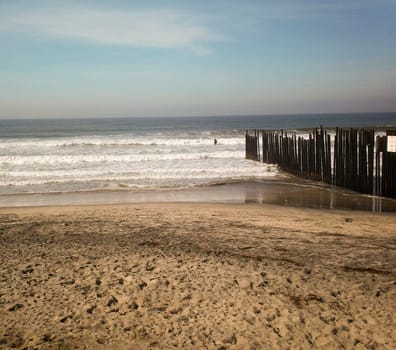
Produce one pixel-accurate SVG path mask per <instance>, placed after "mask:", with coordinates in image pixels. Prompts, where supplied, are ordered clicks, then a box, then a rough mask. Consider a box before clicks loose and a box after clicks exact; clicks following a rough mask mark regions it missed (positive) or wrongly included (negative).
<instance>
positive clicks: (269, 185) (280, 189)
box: [0, 174, 396, 213]
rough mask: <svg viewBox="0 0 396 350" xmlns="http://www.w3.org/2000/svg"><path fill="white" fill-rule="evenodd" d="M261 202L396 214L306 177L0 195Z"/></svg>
mask: <svg viewBox="0 0 396 350" xmlns="http://www.w3.org/2000/svg"><path fill="white" fill-rule="evenodd" d="M150 202H157V203H169V202H172V203H175V202H184V203H234V204H246V203H258V204H276V205H281V206H292V207H301V208H316V209H342V210H364V211H371V212H394V213H396V199H390V198H383V197H375V196H368V195H364V194H359V193H356V192H352V191H348V190H344V189H340V188H332V187H330V186H328V185H326V184H323V183H319V182H312V181H307V180H302V179H299V178H296V177H293V176H290V175H286V174H284V175H282V176H279V178H278V179H268V180H262V181H246V182H235V183H224V184H216V185H212V186H204V187H195V188H189V189H178V190H176V189H168V190H137V189H135V190H132V189H119V190H114V189H112V190H101V191H91V192H69V193H40V194H14V195H0V208H1V207H24V206H48V205H97V204H120V203H123V204H126V203H150Z"/></svg>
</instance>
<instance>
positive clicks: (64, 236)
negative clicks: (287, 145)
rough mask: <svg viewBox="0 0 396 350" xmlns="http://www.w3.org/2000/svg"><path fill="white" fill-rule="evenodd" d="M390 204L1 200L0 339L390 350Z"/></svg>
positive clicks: (5, 342)
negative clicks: (381, 207)
mask: <svg viewBox="0 0 396 350" xmlns="http://www.w3.org/2000/svg"><path fill="white" fill-rule="evenodd" d="M395 300H396V216H395V214H385V213H382V214H374V213H367V212H359V211H354V212H352V211H337V210H332V211H329V210H313V209H301V208H291V207H288V206H275V205H267V204H262V205H257V204H255V205H238V204H213V203H212V204H203V203H201V204H198V203H195V204H194V203H179V204H175V203H153V204H148V203H145V204H129V205H108V206H80V207H76V206H64V207H62V206H54V207H30V208H5V209H4V208H3V209H0V315H1V317H0V349H9V348H16V349H171V348H175V349H312V348H313V349H345V348H346V349H394V344H396V331H395V329H396V316H395V315H396V302H395Z"/></svg>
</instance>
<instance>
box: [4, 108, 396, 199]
mask: <svg viewBox="0 0 396 350" xmlns="http://www.w3.org/2000/svg"><path fill="white" fill-rule="evenodd" d="M320 125H324V126H328V127H335V126H386V125H396V114H395V113H393V114H392V113H388V114H360V115H359V114H355V115H350V114H347V115H342V114H339V115H323V114H322V115H316V116H315V115H294V116H293V115H290V116H286V115H283V116H232V117H231V116H229V117H185V118H182V117H179V118H165V117H164V118H143V117H142V118H104V119H93V118H90V119H84V118H82V119H37V120H32V119H29V120H18V119H16V120H0V194H16V193H49V192H75V191H95V190H106V189H109V190H113V189H117V190H120V189H125V190H134V189H139V190H141V189H156V190H157V189H169V188H171V189H180V188H191V187H196V186H207V185H213V184H219V183H230V182H233V183H234V182H244V181H252V180H261V179H266V178H271V177H277V176H279V171H278V168H277V167H276V166H275V165H271V164H263V163H259V162H254V161H250V160H246V159H245V130H246V129H253V128H259V129H261V128H267V129H273V128H276V129H278V128H282V129H300V128H310V127H318V126H320Z"/></svg>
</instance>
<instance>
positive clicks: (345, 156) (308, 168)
mask: <svg viewBox="0 0 396 350" xmlns="http://www.w3.org/2000/svg"><path fill="white" fill-rule="evenodd" d="M245 146H246V158H247V159H251V160H255V161H262V162H264V163H271V164H277V165H278V166H279V167H280V169H281V170H284V171H287V172H289V173H292V174H294V175H296V176H299V177H302V178H305V179H310V180H315V181H322V182H325V183H328V184H330V185H333V186H337V187H342V188H346V189H350V190H353V191H357V192H361V193H366V194H371V195H377V196H384V197H391V198H396V130H387V131H386V132H382V133H376V132H375V131H374V130H372V129H371V130H370V129H354V128H350V129H342V128H336V130H335V132H334V131H331V132H329V131H327V130H325V129H323V127H320V128H318V129H314V130H313V131H312V132H310V133H308V134H305V136H302V135H300V136H297V134H296V133H295V132H293V133H288V132H285V131H283V130H254V131H253V132H252V131H246V143H245Z"/></svg>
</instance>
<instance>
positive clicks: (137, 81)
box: [0, 0, 396, 118]
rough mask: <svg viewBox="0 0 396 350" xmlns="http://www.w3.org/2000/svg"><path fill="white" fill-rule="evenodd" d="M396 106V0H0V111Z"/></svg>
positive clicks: (23, 114) (88, 113)
mask: <svg viewBox="0 0 396 350" xmlns="http://www.w3.org/2000/svg"><path fill="white" fill-rule="evenodd" d="M345 112H396V1H395V0H375V1H373V0H332V1H328V0H326V1H322V0H312V1H311V0H307V1H303V0H300V1H299V0H296V1H282V0H278V1H274V0H268V1H267V0H258V1H253V0H252V1H246V0H245V1H242V0H240V1H238V0H220V1H216V0H208V1H207V0H200V1H186V0H185V1H176V0H174V1H159V0H158V1H155V0H153V1H127V0H113V1H105V0H97V1H73V0H70V1H57V0H52V1H48V0H47V1H40V0H36V1H31V0H28V1H26V0H24V1H20V0H12V1H11V0H0V118H34V117H38V118H46V117H55V118H57V117H62V118H63V117H134V116H190V115H191V116H199V115H244V114H290V113H345Z"/></svg>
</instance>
